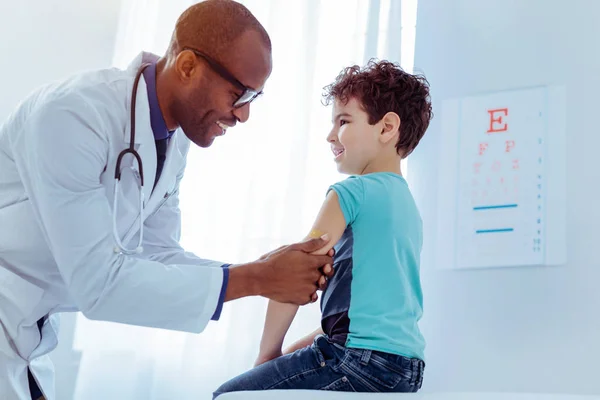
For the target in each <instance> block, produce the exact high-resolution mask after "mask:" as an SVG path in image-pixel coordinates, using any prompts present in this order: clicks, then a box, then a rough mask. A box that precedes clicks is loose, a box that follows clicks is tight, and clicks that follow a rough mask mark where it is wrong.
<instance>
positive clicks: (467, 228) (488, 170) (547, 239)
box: [436, 87, 566, 269]
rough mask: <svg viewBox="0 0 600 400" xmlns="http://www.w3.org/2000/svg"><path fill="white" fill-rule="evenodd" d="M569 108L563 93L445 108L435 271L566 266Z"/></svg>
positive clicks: (527, 93)
mask: <svg viewBox="0 0 600 400" xmlns="http://www.w3.org/2000/svg"><path fill="white" fill-rule="evenodd" d="M564 103H565V91H564V88H561V87H539V88H531V89H523V90H516V91H506V92H498V93H491V94H486V95H480V96H472V97H465V98H460V99H451V100H447V101H445V102H443V105H442V135H441V136H442V137H441V143H440V170H439V181H438V183H439V186H438V190H439V192H438V237H437V247H436V251H437V253H438V261H437V265H438V267H440V268H444V269H455V268H458V269H460V268H486V267H503V266H527V265H551V264H562V263H564V262H565V261H566V239H565V237H566V234H565V228H566V222H565V203H566V201H565V200H566V194H565V189H566V188H565V177H566V164H565V104H564Z"/></svg>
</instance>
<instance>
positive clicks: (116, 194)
mask: <svg viewBox="0 0 600 400" xmlns="http://www.w3.org/2000/svg"><path fill="white" fill-rule="evenodd" d="M149 65H150V64H148V63H146V64H142V66H140V68H139V69H138V71H137V74H136V76H135V80H134V81H133V90H132V93H131V116H130V118H131V119H130V121H131V129H130V133H129V136H130V137H129V147H128V148H127V149H125V150H123V151H121V152H120V153H119V156H118V157H117V163H116V167H115V187H114V197H113V237H114V240H115V243H116V247H115V249H114V251H115V253H123V254H128V255H132V254H140V253H141V252H142V251H144V248H143V247H142V243H143V241H144V169H143V167H142V158H141V157H140V155H139V153H138V152H137V151H136V150H135V106H136V101H137V89H138V85H139V82H140V79H141V77H142V73H143V72H144V69H146V68H147V67H148V66H149ZM127 154H131V155H132V156H133V157H134V158H135V160H136V161H137V165H138V168H137V170H136V169H135V167H133V166H131V167H129V168H131V170H132V171H133V172H134V175H135V176H136V178H139V179H138V189H139V193H140V197H139V201H140V204H139V214H138V218H139V224H140V236H139V240H138V244H137V246H136V247H135V248H134V249H128V248H126V247H125V245H124V244H123V243H122V242H121V239H120V238H119V232H118V230H117V211H118V208H117V199H118V197H119V186H120V183H121V161H122V160H123V157H125V155H127Z"/></svg>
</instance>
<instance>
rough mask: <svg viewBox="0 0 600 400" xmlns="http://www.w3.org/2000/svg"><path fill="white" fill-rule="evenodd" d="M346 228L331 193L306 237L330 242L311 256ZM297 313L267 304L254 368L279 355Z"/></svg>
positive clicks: (327, 248) (332, 242)
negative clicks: (322, 237)
mask: <svg viewBox="0 0 600 400" xmlns="http://www.w3.org/2000/svg"><path fill="white" fill-rule="evenodd" d="M345 229H346V220H345V218H344V214H343V213H342V209H341V208H340V203H339V201H338V196H337V193H336V192H335V191H334V190H331V191H329V193H328V194H327V198H326V199H325V202H324V203H323V205H322V206H321V210H320V211H319V214H318V215H317V219H316V220H315V223H314V224H313V227H312V230H311V232H310V233H309V235H308V237H307V239H309V238H313V237H320V236H321V235H323V233H325V232H326V233H327V236H328V237H329V241H328V242H327V244H326V245H325V246H324V247H323V248H321V249H319V250H317V251H315V252H313V253H312V254H321V255H322V254H327V253H328V252H329V251H330V250H331V249H332V248H333V246H334V245H335V244H336V243H337V241H338V240H340V238H341V237H342V234H343V233H344V230H345ZM316 284H317V283H316V282H315V286H316ZM297 311H298V306H296V305H293V304H282V303H278V302H276V301H272V300H271V301H269V305H268V307H267V317H266V319H265V326H264V330H263V335H262V339H261V342H260V351H259V355H258V359H257V361H256V365H259V364H262V363H263V362H266V361H269V360H272V359H274V358H277V357H279V356H281V346H282V345H283V339H284V338H285V334H286V333H287V331H288V329H289V328H290V325H291V324H292V321H293V320H294V317H295V316H296V312H297ZM313 337H314V336H313Z"/></svg>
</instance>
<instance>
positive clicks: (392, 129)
mask: <svg viewBox="0 0 600 400" xmlns="http://www.w3.org/2000/svg"><path fill="white" fill-rule="evenodd" d="M381 126H382V128H381V134H380V135H379V140H380V141H381V142H382V143H388V142H389V141H390V140H393V139H396V138H397V137H398V134H399V131H400V117H399V116H398V114H396V113H395V112H389V113H387V114H385V115H384V116H383V118H382V119H381ZM394 144H395V142H394Z"/></svg>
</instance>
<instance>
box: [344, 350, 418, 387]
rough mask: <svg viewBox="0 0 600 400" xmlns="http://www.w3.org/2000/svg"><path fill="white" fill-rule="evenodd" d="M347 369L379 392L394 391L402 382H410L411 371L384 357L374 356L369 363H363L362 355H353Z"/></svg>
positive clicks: (348, 360)
mask: <svg viewBox="0 0 600 400" xmlns="http://www.w3.org/2000/svg"><path fill="white" fill-rule="evenodd" d="M346 367H347V368H349V369H351V370H352V371H353V372H354V373H355V374H357V375H358V376H359V377H360V379H361V380H362V381H365V382H364V383H365V386H367V387H370V388H371V389H377V391H384V392H385V391H393V390H394V389H395V388H396V387H397V386H398V385H399V384H400V383H401V382H403V381H404V382H407V383H408V382H410V379H411V377H412V373H411V370H410V369H408V370H407V369H406V368H402V367H401V366H400V365H397V364H396V363H392V362H390V361H388V360H386V359H384V358H382V357H379V356H376V355H375V354H372V355H371V356H370V357H369V360H368V362H367V363H363V362H361V354H360V353H357V354H351V355H350V357H348V359H347V362H346Z"/></svg>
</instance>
